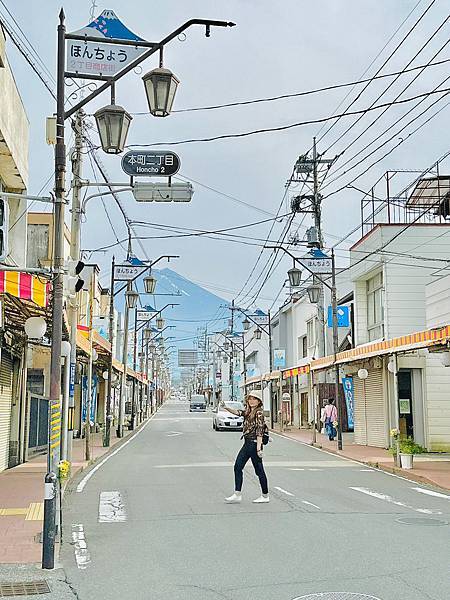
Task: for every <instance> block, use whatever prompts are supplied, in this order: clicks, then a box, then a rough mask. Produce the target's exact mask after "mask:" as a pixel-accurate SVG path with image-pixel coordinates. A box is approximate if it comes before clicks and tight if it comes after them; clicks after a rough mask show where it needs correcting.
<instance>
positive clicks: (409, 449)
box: [399, 438, 425, 469]
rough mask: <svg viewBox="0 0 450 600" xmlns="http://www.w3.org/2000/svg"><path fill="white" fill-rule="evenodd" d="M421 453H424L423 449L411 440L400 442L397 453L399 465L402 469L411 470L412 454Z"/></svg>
mask: <svg viewBox="0 0 450 600" xmlns="http://www.w3.org/2000/svg"><path fill="white" fill-rule="evenodd" d="M423 452H425V448H423V447H422V446H421V445H420V444H416V442H415V441H414V440H413V439H412V438H407V439H406V440H400V441H399V453H400V465H401V467H402V469H412V468H413V456H414V454H422V453H423Z"/></svg>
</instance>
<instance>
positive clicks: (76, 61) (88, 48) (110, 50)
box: [67, 40, 147, 77]
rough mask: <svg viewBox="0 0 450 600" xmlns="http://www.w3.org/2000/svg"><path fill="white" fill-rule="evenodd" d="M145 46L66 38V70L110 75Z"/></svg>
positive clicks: (122, 66)
mask: <svg viewBox="0 0 450 600" xmlns="http://www.w3.org/2000/svg"><path fill="white" fill-rule="evenodd" d="M145 50H147V48H136V47H134V46H126V45H123V46H121V45H120V44H108V43H106V44H105V43H102V42H100V41H99V42H86V41H80V40H67V71H69V72H70V73H74V72H75V73H79V74H81V75H106V76H107V77H112V76H113V75H116V73H118V72H119V71H121V70H122V69H123V68H124V67H126V66H127V65H128V64H129V63H130V62H132V61H133V60H135V59H136V58H137V57H138V56H140V55H141V54H143V52H145Z"/></svg>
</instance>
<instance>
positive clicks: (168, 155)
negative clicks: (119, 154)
mask: <svg viewBox="0 0 450 600" xmlns="http://www.w3.org/2000/svg"><path fill="white" fill-rule="evenodd" d="M180 166H181V161H180V158H179V156H178V155H177V154H175V152H168V151H166V150H160V151H156V150H136V151H132V152H127V153H126V154H124V156H123V158H122V170H123V171H124V172H125V173H126V174H127V175H130V177H142V176H145V177H172V175H175V174H176V173H178V171H179V170H180Z"/></svg>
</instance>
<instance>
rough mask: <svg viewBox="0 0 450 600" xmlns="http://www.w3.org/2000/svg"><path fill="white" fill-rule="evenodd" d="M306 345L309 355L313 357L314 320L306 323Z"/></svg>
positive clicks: (314, 343) (314, 339)
mask: <svg viewBox="0 0 450 600" xmlns="http://www.w3.org/2000/svg"><path fill="white" fill-rule="evenodd" d="M306 344H307V346H308V353H307V354H309V355H314V350H315V346H316V319H310V320H309V321H306Z"/></svg>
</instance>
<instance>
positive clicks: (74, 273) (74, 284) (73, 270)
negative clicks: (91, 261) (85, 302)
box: [64, 260, 84, 296]
mask: <svg viewBox="0 0 450 600" xmlns="http://www.w3.org/2000/svg"><path fill="white" fill-rule="evenodd" d="M83 269H84V262H83V261H81V260H78V261H77V260H68V261H67V275H64V295H65V296H75V294H77V293H78V292H79V291H80V290H81V289H82V287H83V285H84V280H83V279H81V277H80V273H81V271H82V270H83Z"/></svg>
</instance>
